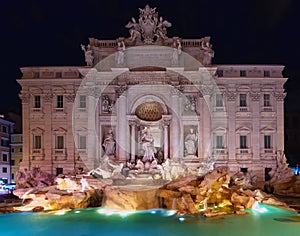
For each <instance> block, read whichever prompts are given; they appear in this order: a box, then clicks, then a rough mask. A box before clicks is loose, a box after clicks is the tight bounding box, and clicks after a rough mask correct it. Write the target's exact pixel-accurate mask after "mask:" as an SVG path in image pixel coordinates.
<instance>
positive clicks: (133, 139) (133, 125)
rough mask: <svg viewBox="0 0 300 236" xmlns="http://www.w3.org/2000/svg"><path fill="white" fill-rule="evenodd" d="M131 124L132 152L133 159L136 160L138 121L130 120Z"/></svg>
mask: <svg viewBox="0 0 300 236" xmlns="http://www.w3.org/2000/svg"><path fill="white" fill-rule="evenodd" d="M129 125H130V129H131V138H130V143H131V145H130V153H131V156H130V157H131V158H130V159H131V161H134V160H135V148H136V147H135V144H136V137H135V129H136V121H135V120H129Z"/></svg>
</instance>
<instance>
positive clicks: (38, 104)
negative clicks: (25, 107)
mask: <svg viewBox="0 0 300 236" xmlns="http://www.w3.org/2000/svg"><path fill="white" fill-rule="evenodd" d="M34 108H41V96H34Z"/></svg>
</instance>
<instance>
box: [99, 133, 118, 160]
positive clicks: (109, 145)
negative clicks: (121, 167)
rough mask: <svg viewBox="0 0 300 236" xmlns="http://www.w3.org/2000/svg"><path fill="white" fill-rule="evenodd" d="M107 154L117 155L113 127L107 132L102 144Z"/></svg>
mask: <svg viewBox="0 0 300 236" xmlns="http://www.w3.org/2000/svg"><path fill="white" fill-rule="evenodd" d="M102 146H103V148H104V151H105V154H106V155H108V156H110V155H115V151H116V141H115V139H114V134H113V131H112V129H109V131H108V132H107V134H106V136H105V139H104V141H103V144H102Z"/></svg>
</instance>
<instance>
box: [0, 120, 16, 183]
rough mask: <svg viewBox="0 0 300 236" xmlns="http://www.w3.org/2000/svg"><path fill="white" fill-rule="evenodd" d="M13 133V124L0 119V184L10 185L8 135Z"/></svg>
mask: <svg viewBox="0 0 300 236" xmlns="http://www.w3.org/2000/svg"><path fill="white" fill-rule="evenodd" d="M13 132H14V123H13V122H11V121H8V120H6V119H4V117H2V116H1V117H0V141H1V144H0V182H3V183H10V182H11V181H13V179H12V178H11V177H12V176H11V169H10V160H11V153H10V135H11V134H12V133H13Z"/></svg>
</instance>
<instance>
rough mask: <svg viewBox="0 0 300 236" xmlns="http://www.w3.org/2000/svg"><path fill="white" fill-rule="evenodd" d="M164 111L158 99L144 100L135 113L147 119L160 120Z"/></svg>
mask: <svg viewBox="0 0 300 236" xmlns="http://www.w3.org/2000/svg"><path fill="white" fill-rule="evenodd" d="M163 113H164V110H163V108H162V107H161V105H160V103H159V102H156V101H151V102H144V103H143V104H140V105H139V106H138V107H137V108H136V110H135V114H136V115H137V117H138V118H140V119H141V120H145V121H157V120H160V119H161V118H162V115H163Z"/></svg>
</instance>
